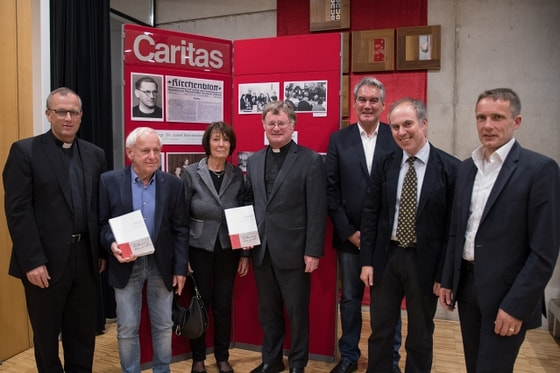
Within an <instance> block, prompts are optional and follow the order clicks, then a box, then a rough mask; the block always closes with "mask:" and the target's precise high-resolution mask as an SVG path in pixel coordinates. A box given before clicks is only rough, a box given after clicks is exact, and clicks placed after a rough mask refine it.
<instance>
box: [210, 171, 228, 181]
mask: <svg viewBox="0 0 560 373" xmlns="http://www.w3.org/2000/svg"><path fill="white" fill-rule="evenodd" d="M209 170H210V172H212V173H213V174H214V175H216V177H217V178H218V179H219V178H221V177H222V175H223V174H224V172H225V170H222V171H214V170H212V169H210V168H209Z"/></svg>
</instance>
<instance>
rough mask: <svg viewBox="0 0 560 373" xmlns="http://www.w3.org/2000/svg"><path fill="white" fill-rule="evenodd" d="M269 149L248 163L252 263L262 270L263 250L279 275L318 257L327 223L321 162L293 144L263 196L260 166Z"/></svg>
mask: <svg viewBox="0 0 560 373" xmlns="http://www.w3.org/2000/svg"><path fill="white" fill-rule="evenodd" d="M267 149H268V148H265V149H262V150H260V151H258V152H257V153H255V154H253V155H252V156H251V157H250V158H249V159H248V161H247V183H246V185H247V191H248V196H252V199H251V197H250V199H249V203H251V202H254V208H255V217H256V219H257V225H258V229H259V235H260V239H261V245H260V246H258V247H256V248H255V249H253V263H254V264H255V265H257V266H260V265H261V264H262V261H263V258H264V253H265V250H268V251H269V253H270V257H271V260H272V264H273V265H274V266H276V267H277V268H280V269H296V268H302V269H303V268H304V267H305V264H304V260H303V257H304V255H308V256H313V257H321V256H322V255H323V245H324V239H325V226H326V220H327V194H326V186H325V184H326V177H325V167H324V164H323V159H322V158H321V156H320V155H319V154H318V153H316V152H315V151H313V150H311V149H308V148H306V147H303V146H300V145H297V144H296V143H292V144H291V146H290V147H289V149H288V150H287V151H288V154H287V155H286V159H285V160H284V164H283V165H282V168H281V169H280V172H279V174H278V177H277V178H276V182H275V183H274V186H273V189H272V191H271V193H270V198H267V195H266V186H265V160H266V152H267Z"/></svg>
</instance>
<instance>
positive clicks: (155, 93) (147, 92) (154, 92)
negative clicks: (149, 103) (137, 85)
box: [139, 89, 159, 96]
mask: <svg viewBox="0 0 560 373" xmlns="http://www.w3.org/2000/svg"><path fill="white" fill-rule="evenodd" d="M139 91H140V92H142V93H143V94H145V95H146V96H152V95H153V96H157V95H158V94H159V91H143V90H141V89H139Z"/></svg>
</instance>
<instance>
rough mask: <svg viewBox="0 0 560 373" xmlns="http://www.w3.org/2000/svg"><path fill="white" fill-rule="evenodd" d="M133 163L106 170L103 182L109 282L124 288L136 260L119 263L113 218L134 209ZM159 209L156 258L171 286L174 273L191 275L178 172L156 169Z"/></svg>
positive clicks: (102, 209) (103, 240)
mask: <svg viewBox="0 0 560 373" xmlns="http://www.w3.org/2000/svg"><path fill="white" fill-rule="evenodd" d="M130 172H131V171H130V166H128V167H125V168H121V169H118V170H113V171H109V172H106V173H104V174H102V175H101V178H100V184H99V226H100V228H101V233H100V242H101V245H102V246H103V247H104V248H105V250H107V252H108V258H109V260H108V266H107V269H108V282H109V284H110V285H111V286H114V287H116V288H118V289H122V288H124V287H125V286H126V284H127V283H128V279H129V278H130V274H131V272H132V266H133V263H119V262H118V261H117V259H116V258H115V257H114V256H113V253H112V251H111V244H112V243H113V242H114V241H115V238H114V236H113V232H112V231H111V227H110V226H109V219H110V218H113V217H116V216H120V215H123V214H127V213H129V212H131V211H132V186H131V179H130ZM155 176H156V181H155V182H156V183H157V184H156V210H155V217H154V233H153V236H152V237H151V238H152V242H153V244H154V246H155V249H156V251H155V253H154V254H152V255H154V259H155V262H156V265H157V267H158V269H159V273H160V275H161V277H162V279H163V282H164V283H165V286H166V287H167V289H168V290H171V289H172V288H173V276H174V275H180V276H186V275H187V260H188V251H189V249H188V234H189V228H188V222H187V207H186V204H185V192H184V189H183V183H182V182H181V180H179V179H178V178H177V177H176V176H175V175H171V174H168V173H165V172H162V171H160V170H157V171H156V175H155Z"/></svg>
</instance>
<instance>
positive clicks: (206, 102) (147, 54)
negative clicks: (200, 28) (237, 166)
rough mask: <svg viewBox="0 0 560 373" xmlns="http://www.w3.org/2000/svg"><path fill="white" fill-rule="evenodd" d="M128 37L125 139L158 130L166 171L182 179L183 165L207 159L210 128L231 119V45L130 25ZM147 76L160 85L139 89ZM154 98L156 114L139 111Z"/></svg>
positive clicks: (125, 31) (229, 121) (149, 84)
mask: <svg viewBox="0 0 560 373" xmlns="http://www.w3.org/2000/svg"><path fill="white" fill-rule="evenodd" d="M123 34H124V39H123V47H124V49H123V54H124V55H123V61H124V66H123V79H124V82H123V83H124V86H123V97H124V102H123V108H124V110H123V111H124V112H123V116H124V137H125V138H126V136H127V135H128V134H129V133H130V132H131V131H132V130H133V129H135V128H137V127H143V126H147V127H151V128H154V129H156V130H157V131H158V133H159V134H160V136H161V137H162V140H163V146H162V160H161V166H162V169H163V170H164V171H167V172H169V173H175V171H177V172H176V173H177V176H179V177H180V175H181V173H182V169H183V166H184V165H186V164H188V163H193V162H196V161H198V160H199V159H200V158H202V157H203V156H204V150H203V148H202V146H201V141H202V133H203V132H204V130H205V129H206V126H207V125H208V124H209V123H210V122H214V121H220V120H223V121H225V122H227V123H231V121H232V118H231V114H232V112H231V105H230V103H231V99H232V96H231V95H232V91H231V85H232V75H231V74H232V72H231V53H232V42H231V41H229V40H221V39H216V38H210V37H205V36H200V35H192V34H185V33H180V32H173V31H168V30H161V29H155V28H151V27H143V26H137V25H125V26H124V28H123ZM146 77H148V78H151V79H152V80H153V81H155V82H156V84H157V85H154V84H153V83H151V82H148V83H146V82H144V83H143V84H145V85H143V86H141V87H137V86H136V84H137V83H139V82H140V81H141V80H143V79H144V78H146ZM154 91H157V93H156V94H154ZM149 99H151V100H152V102H151V103H150V104H149V105H153V101H154V100H155V106H156V107H157V112H156V113H155V115H147V114H143V113H140V112H139V110H140V109H139V108H140V107H141V106H142V105H144V107H145V106H146V104H145V101H146V100H149Z"/></svg>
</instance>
